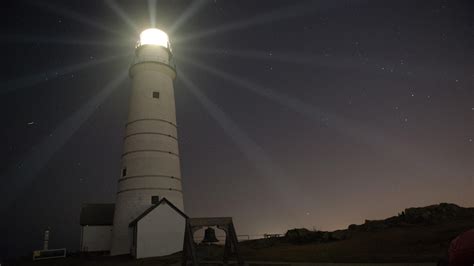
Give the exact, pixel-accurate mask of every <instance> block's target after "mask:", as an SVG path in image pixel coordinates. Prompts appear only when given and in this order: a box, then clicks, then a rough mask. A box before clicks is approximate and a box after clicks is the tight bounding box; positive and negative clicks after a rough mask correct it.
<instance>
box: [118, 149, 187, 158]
mask: <svg viewBox="0 0 474 266" xmlns="http://www.w3.org/2000/svg"><path fill="white" fill-rule="evenodd" d="M137 152H160V153H167V154H173V155H174V156H176V157H178V158H179V154H177V153H174V152H171V151H163V150H134V151H127V152H124V153H122V157H123V156H125V155H128V154H131V153H137Z"/></svg>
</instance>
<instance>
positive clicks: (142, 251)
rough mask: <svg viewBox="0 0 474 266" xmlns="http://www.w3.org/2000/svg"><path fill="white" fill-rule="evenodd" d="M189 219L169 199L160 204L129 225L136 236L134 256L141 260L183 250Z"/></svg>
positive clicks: (161, 201)
mask: <svg viewBox="0 0 474 266" xmlns="http://www.w3.org/2000/svg"><path fill="white" fill-rule="evenodd" d="M187 218H188V217H187V216H186V214H184V213H183V212H182V211H181V210H180V209H178V208H177V207H176V206H175V205H173V203H171V202H170V201H168V200H167V199H166V198H163V199H161V200H160V201H158V203H157V204H155V205H153V206H151V207H150V208H148V209H147V210H145V211H144V212H143V213H142V214H141V215H140V216H138V217H137V218H136V219H135V220H133V221H132V222H131V223H130V225H129V227H130V229H131V233H132V234H133V243H132V249H131V253H132V255H133V256H135V257H136V258H137V259H139V258H148V257H158V256H166V255H170V254H173V253H176V252H179V251H181V250H182V249H183V241H184V232H185V228H186V219H187ZM177 225H178V226H177ZM176 228H181V229H180V230H177V229H176Z"/></svg>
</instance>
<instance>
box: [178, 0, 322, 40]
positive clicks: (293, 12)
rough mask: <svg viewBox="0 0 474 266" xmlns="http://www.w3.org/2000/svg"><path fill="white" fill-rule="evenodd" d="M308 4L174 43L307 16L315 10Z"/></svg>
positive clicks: (207, 31) (225, 25)
mask: <svg viewBox="0 0 474 266" xmlns="http://www.w3.org/2000/svg"><path fill="white" fill-rule="evenodd" d="M308 3H311V2H306V3H303V4H301V3H300V4H298V5H294V6H289V7H288V6H287V7H283V8H278V9H275V10H273V11H270V12H268V13H266V14H259V15H256V16H254V17H251V18H246V19H242V20H239V21H236V22H233V23H229V24H224V25H220V26H217V27H215V28H212V29H209V30H205V31H202V32H197V33H194V34H189V35H186V36H183V37H181V38H175V40H174V43H181V42H186V41H190V40H194V39H199V38H204V37H208V36H212V35H215V34H218V33H223V32H230V31H235V30H241V29H245V28H248V27H250V26H255V25H260V24H265V23H269V22H272V21H277V20H282V19H288V18H293V17H298V16H302V15H307V14H310V13H313V12H315V8H314V7H311V6H310V7H308Z"/></svg>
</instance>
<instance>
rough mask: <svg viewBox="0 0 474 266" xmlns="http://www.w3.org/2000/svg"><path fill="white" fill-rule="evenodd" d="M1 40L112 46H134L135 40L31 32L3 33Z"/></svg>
mask: <svg viewBox="0 0 474 266" xmlns="http://www.w3.org/2000/svg"><path fill="white" fill-rule="evenodd" d="M0 41H2V42H3V43H5V42H13V43H48V44H49V43H57V44H68V45H81V46H110V47H133V46H134V45H135V43H134V42H132V41H129V40H124V39H119V40H114V41H96V40H84V39H73V38H57V37H54V38H53V37H49V36H39V35H36V36H35V35H30V34H15V35H2V36H0Z"/></svg>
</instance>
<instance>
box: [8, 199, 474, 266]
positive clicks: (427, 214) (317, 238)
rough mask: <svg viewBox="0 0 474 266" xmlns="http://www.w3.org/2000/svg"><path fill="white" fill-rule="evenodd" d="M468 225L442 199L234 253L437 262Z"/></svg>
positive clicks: (175, 258) (121, 261)
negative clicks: (356, 222) (437, 202)
mask: <svg viewBox="0 0 474 266" xmlns="http://www.w3.org/2000/svg"><path fill="white" fill-rule="evenodd" d="M472 228H474V208H462V207H459V206H456V205H454V204H446V203H443V204H439V205H432V206H427V207H423V208H409V209H406V210H405V211H404V212H402V213H400V214H398V215H397V216H393V217H390V218H387V219H384V220H377V221H366V222H365V223H364V224H361V225H350V226H349V228H348V229H344V230H337V231H333V232H322V231H309V230H307V229H292V230H289V231H288V232H287V233H286V235H285V236H284V237H279V238H270V239H259V240H250V241H243V242H240V243H239V251H240V253H241V254H242V256H243V257H244V259H245V260H247V261H287V262H437V261H439V260H441V259H445V258H446V257H447V251H448V248H449V244H450V242H451V240H452V239H454V238H455V237H456V236H457V235H459V234H460V233H462V232H465V231H467V230H469V229H472ZM222 251H223V248H222V246H200V247H199V251H198V252H199V254H200V255H199V256H200V257H201V258H204V259H205V260H212V261H214V260H220V259H221V258H222ZM180 258H181V255H180V254H174V255H171V256H168V257H162V258H150V259H141V260H135V259H133V258H131V257H130V256H117V257H108V256H99V255H94V254H89V255H85V254H72V255H71V256H70V257H68V258H65V259H54V260H44V261H37V262H31V259H30V258H25V259H19V260H16V261H11V262H9V263H8V262H7V263H6V264H2V265H25V266H26V265H53V266H54V265H68V266H82V265H87V266H90V265H105V266H107V265H123V266H128V265H130V266H132V265H171V264H176V265H178V264H179V262H180Z"/></svg>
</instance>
